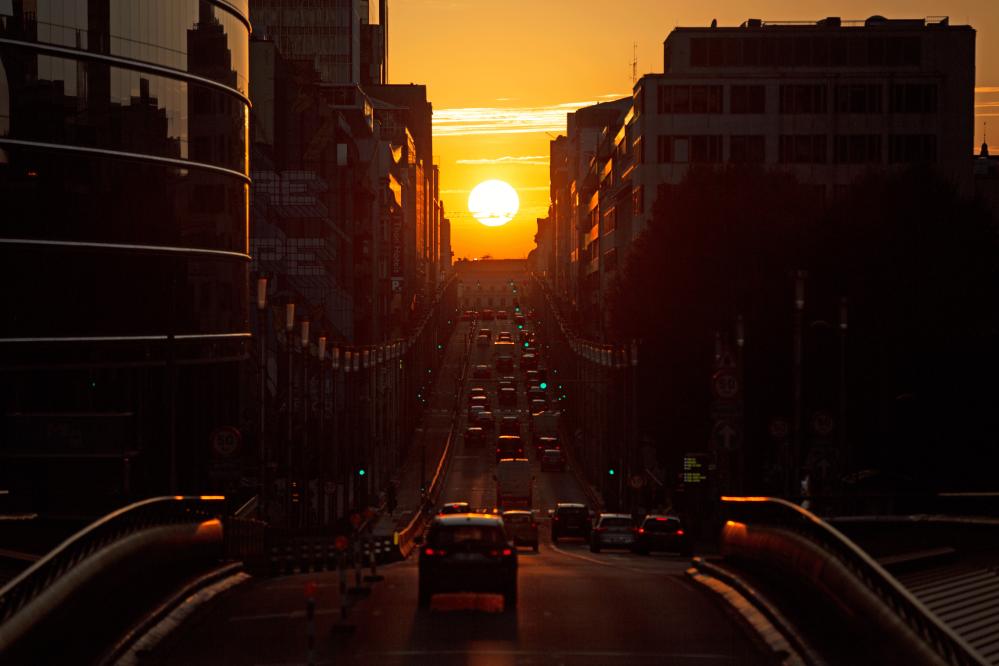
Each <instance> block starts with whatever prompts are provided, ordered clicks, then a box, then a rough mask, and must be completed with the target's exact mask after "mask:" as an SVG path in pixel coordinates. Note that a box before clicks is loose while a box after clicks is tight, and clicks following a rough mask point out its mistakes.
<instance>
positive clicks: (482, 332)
mask: <svg viewBox="0 0 999 666" xmlns="http://www.w3.org/2000/svg"><path fill="white" fill-rule="evenodd" d="M478 335H480V336H482V335H484V336H486V337H487V338H489V341H490V342H492V339H493V330H492V329H491V328H480V329H479V333H478Z"/></svg>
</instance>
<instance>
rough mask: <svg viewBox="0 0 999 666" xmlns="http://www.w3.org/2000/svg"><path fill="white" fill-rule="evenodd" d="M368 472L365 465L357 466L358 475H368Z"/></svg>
mask: <svg viewBox="0 0 999 666" xmlns="http://www.w3.org/2000/svg"><path fill="white" fill-rule="evenodd" d="M367 473H368V470H366V469H364V467H358V468H357V475H358V476H365V475H367Z"/></svg>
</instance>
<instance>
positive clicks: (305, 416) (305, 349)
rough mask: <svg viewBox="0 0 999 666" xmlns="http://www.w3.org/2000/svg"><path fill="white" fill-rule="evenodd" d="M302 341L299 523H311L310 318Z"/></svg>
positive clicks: (303, 332)
mask: <svg viewBox="0 0 999 666" xmlns="http://www.w3.org/2000/svg"><path fill="white" fill-rule="evenodd" d="M299 331H300V333H301V343H302V445H301V446H300V447H299V473H300V476H299V478H300V479H301V480H302V490H301V497H302V502H301V507H302V508H301V511H300V512H299V524H300V525H303V526H304V525H308V523H309V472H308V464H307V460H308V453H309V408H310V407H311V405H310V404H309V403H310V400H309V320H308V319H303V320H302V325H301V328H300V329H299Z"/></svg>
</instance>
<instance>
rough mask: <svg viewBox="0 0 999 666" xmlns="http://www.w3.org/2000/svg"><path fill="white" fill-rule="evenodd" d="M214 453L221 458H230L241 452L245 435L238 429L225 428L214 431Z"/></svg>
mask: <svg viewBox="0 0 999 666" xmlns="http://www.w3.org/2000/svg"><path fill="white" fill-rule="evenodd" d="M211 441H212V451H214V452H215V455H217V456H219V457H221V458H228V457H229V456H231V455H233V454H234V453H236V452H237V451H238V450H239V445H240V443H241V442H242V441H243V435H242V434H241V433H240V432H239V429H238V428H233V427H232V426H225V427H222V428H216V429H215V430H213V431H212V440H211Z"/></svg>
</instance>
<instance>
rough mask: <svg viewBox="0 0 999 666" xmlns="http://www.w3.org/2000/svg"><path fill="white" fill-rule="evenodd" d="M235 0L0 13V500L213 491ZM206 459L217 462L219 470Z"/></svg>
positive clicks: (232, 293)
mask: <svg viewBox="0 0 999 666" xmlns="http://www.w3.org/2000/svg"><path fill="white" fill-rule="evenodd" d="M249 34H250V24H249V19H248V8H247V3H246V0H155V1H151V0H141V1H136V0H0V303H2V306H0V307H2V311H3V314H2V316H0V489H9V490H10V491H11V494H10V497H11V499H12V501H13V503H15V504H21V505H31V506H33V507H40V508H42V509H44V508H46V507H49V508H58V507H59V506H61V505H63V504H64V503H65V502H66V501H70V502H73V503H74V504H76V505H78V506H79V504H80V501H81V500H80V498H86V501H87V502H92V503H93V504H94V505H95V506H96V505H98V504H100V505H108V504H119V503H121V502H122V501H123V500H125V499H128V498H130V497H135V496H148V495H150V494H154V493H155V492H167V491H171V490H177V491H200V490H206V489H208V488H217V486H218V475H217V474H213V473H212V471H211V466H212V464H213V461H212V456H211V453H210V451H211V439H212V433H213V432H216V431H218V430H219V429H221V428H225V427H236V428H240V427H241V426H244V425H245V424H242V423H241V422H240V417H241V415H240V414H239V413H238V405H239V381H238V377H239V361H240V360H242V359H243V358H244V356H245V354H246V345H247V343H248V341H249V337H250V334H249V325H248V316H249V315H248V307H249V304H248V289H247V271H248V265H249V254H248V253H249V246H248V192H249V189H248V188H249V176H248V174H249V169H248V149H247V142H248V127H249V108H250V104H249V100H248V98H247V94H248V90H249V86H248V76H249ZM216 462H217V461H216Z"/></svg>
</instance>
